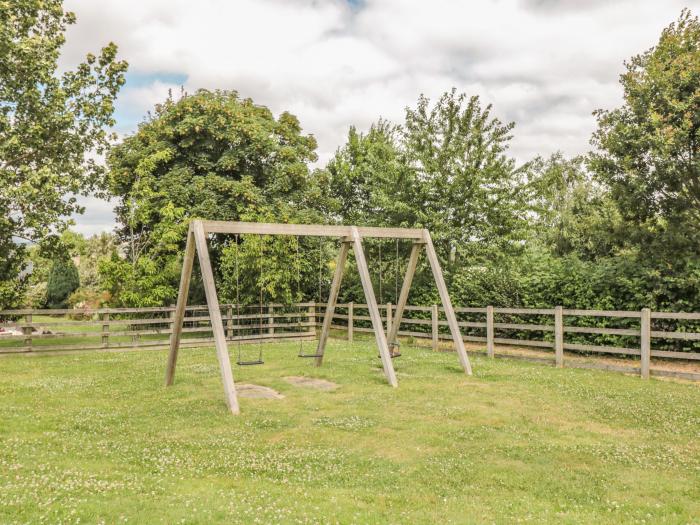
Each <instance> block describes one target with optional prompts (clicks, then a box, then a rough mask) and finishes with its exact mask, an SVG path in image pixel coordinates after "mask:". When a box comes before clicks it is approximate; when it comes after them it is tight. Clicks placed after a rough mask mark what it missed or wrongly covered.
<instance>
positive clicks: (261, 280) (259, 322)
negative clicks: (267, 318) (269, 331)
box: [258, 237, 264, 362]
mask: <svg viewBox="0 0 700 525" xmlns="http://www.w3.org/2000/svg"><path fill="white" fill-rule="evenodd" d="M263 255H264V244H263V237H260V319H259V321H258V361H260V362H262V347H263V343H262V340H263V338H262V335H263Z"/></svg>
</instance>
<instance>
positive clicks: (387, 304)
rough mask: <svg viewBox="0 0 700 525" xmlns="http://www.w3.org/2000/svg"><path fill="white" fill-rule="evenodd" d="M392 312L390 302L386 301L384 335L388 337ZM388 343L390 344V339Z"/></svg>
mask: <svg viewBox="0 0 700 525" xmlns="http://www.w3.org/2000/svg"><path fill="white" fill-rule="evenodd" d="M391 318H392V313H391V303H386V336H387V337H389V332H391V321H392V319H391ZM389 344H391V341H389Z"/></svg>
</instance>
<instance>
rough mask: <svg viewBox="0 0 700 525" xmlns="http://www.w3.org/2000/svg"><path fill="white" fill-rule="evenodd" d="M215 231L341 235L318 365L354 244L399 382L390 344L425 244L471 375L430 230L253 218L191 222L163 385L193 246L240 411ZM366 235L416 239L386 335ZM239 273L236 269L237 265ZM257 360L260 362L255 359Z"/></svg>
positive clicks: (227, 382) (171, 364)
mask: <svg viewBox="0 0 700 525" xmlns="http://www.w3.org/2000/svg"><path fill="white" fill-rule="evenodd" d="M211 233H221V234H233V235H244V234H253V235H291V236H297V237H299V236H306V237H336V238H339V239H340V250H339V252H338V258H337V261H336V266H335V271H334V274H333V280H332V282H331V288H330V293H329V295H328V302H327V305H326V311H325V314H324V317H323V325H322V328H321V333H320V335H319V338H318V343H317V346H316V352H315V353H314V354H311V355H310V356H302V357H313V358H314V361H315V364H316V366H321V364H322V363H323V356H324V352H325V349H326V342H327V341H328V335H329V332H330V328H331V322H332V320H333V314H334V312H335V305H336V302H337V300H338V292H339V291H340V283H341V281H342V279H343V271H344V269H345V262H346V260H347V256H348V252H349V250H350V247H352V249H353V251H354V254H355V260H356V262H357V269H358V273H359V274H360V281H361V282H362V289H363V291H364V294H365V300H366V301H367V308H368V310H369V314H370V319H371V321H372V328H373V330H374V336H375V339H376V342H377V347H378V348H379V356H380V357H381V360H382V367H383V369H384V375H385V376H386V379H387V381H388V383H389V384H390V385H391V386H393V387H397V386H398V382H397V380H396V373H395V372H394V366H393V363H392V357H393V352H392V351H391V350H390V348H392V349H393V348H394V347H396V346H397V345H398V343H397V340H396V339H397V333H398V330H399V326H400V324H401V319H402V318H403V312H404V308H405V307H406V301H407V300H408V293H409V290H410V288H411V283H412V281H413V276H414V274H415V271H416V266H417V264H418V257H419V256H420V252H421V250H422V249H423V247H425V251H426V255H427V257H428V262H429V263H430V268H431V270H432V273H433V278H434V279H435V284H436V286H437V289H438V293H439V294H440V300H441V302H442V306H443V309H444V311H445V317H446V319H447V324H448V326H449V328H450V333H451V335H452V340H453V341H454V346H455V349H456V351H457V356H458V357H459V362H460V364H461V366H462V369H463V370H464V372H465V373H466V374H467V375H471V373H472V369H471V364H470V363H469V357H468V356H467V352H466V349H465V348H464V342H463V340H462V334H461V333H460V330H459V324H458V322H457V317H456V316H455V312H454V309H453V308H452V302H451V301H450V296H449V294H448V292H447V287H446V286H445V280H444V278H443V275H442V269H441V268H440V262H439V260H438V257H437V254H436V253H435V248H434V246H433V241H432V239H431V237H430V233H429V232H428V230H425V229H417V228H413V229H412V228H375V227H362V226H343V225H321V224H271V223H253V222H226V221H203V220H193V221H192V222H191V223H190V228H189V231H188V234H187V246H186V248H185V257H184V261H183V264H182V275H181V278H180V290H179V293H178V299H177V306H176V308H175V312H174V318H173V324H172V326H173V329H172V334H171V335H170V353H169V356H168V364H167V370H166V375H165V384H166V386H170V385H172V384H173V381H174V379H175V365H176V363H177V356H178V350H179V347H180V339H181V336H182V327H183V322H184V317H185V307H186V306H187V296H188V294H189V287H190V279H191V276H192V268H193V264H194V255H195V251H196V253H197V256H198V258H199V267H200V270H201V272H202V282H203V285H204V293H205V296H206V300H207V307H208V310H209V319H210V321H211V328H212V332H213V334H214V346H215V347H216V355H217V358H218V361H219V368H220V371H221V380H222V382H223V385H224V395H225V398H226V404H227V405H228V408H229V410H230V411H231V413H233V414H238V413H240V408H239V405H238V397H237V395H236V387H235V384H234V381H233V373H232V371H231V363H230V360H229V354H228V347H227V344H226V334H225V332H224V325H223V321H222V318H221V309H220V307H219V299H218V296H217V293H216V287H215V285H214V273H213V271H212V267H211V261H210V259H209V249H208V247H207V235H209V234H211ZM364 238H384V239H387V238H388V239H405V240H412V241H413V244H412V247H411V254H410V256H409V260H408V265H407V268H406V273H405V275H404V280H403V285H402V286H401V293H400V294H399V297H398V301H397V304H396V309H395V313H394V317H393V320H392V323H391V329H390V331H389V334H388V335H385V333H384V327H383V325H382V318H381V315H380V313H379V308H378V306H377V300H376V298H375V295H374V288H373V286H372V281H371V278H370V274H369V269H368V266H367V260H366V258H365V253H364V248H363V239H364ZM236 271H237V272H238V270H236ZM256 364H257V363H256Z"/></svg>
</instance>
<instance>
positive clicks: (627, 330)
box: [564, 326, 639, 337]
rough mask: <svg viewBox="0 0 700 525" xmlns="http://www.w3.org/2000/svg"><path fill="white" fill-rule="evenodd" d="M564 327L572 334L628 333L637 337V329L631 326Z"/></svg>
mask: <svg viewBox="0 0 700 525" xmlns="http://www.w3.org/2000/svg"><path fill="white" fill-rule="evenodd" d="M564 329H565V330H566V331H567V332H569V333H572V334H602V335H629V336H634V337H639V330H635V329H633V328H593V327H589V326H566V327H564Z"/></svg>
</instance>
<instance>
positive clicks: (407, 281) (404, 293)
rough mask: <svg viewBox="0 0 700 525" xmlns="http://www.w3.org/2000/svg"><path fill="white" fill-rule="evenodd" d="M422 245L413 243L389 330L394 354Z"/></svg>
mask: <svg viewBox="0 0 700 525" xmlns="http://www.w3.org/2000/svg"><path fill="white" fill-rule="evenodd" d="M422 246H423V245H422V244H420V243H413V246H411V254H410V255H409V256H408V264H407V266H406V273H405V274H404V276H403V283H402V284H401V292H400V293H399V298H398V301H397V302H396V312H395V314H394V321H393V323H392V326H391V330H388V335H387V341H388V342H389V345H391V351H392V353H395V351H396V343H397V341H396V334H397V333H398V331H399V329H400V328H401V321H402V319H403V312H404V310H405V309H406V303H407V302H408V295H409V293H410V291H411V284H412V283H413V276H414V275H415V273H416V266H417V265H418V257H419V256H420V250H421V248H422Z"/></svg>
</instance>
